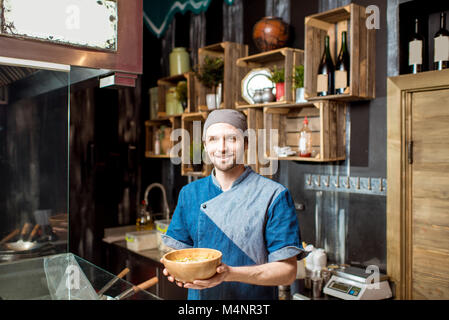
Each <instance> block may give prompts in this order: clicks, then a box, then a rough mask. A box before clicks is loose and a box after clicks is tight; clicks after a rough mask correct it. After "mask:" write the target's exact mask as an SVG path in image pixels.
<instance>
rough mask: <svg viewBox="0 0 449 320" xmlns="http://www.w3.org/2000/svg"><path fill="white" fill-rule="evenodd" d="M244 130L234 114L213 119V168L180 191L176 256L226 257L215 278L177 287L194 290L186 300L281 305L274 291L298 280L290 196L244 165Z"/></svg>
mask: <svg viewBox="0 0 449 320" xmlns="http://www.w3.org/2000/svg"><path fill="white" fill-rule="evenodd" d="M246 131H247V122H246V117H245V115H244V114H243V113H241V112H239V111H237V110H234V109H220V110H215V111H213V112H211V113H210V114H209V116H208V118H207V119H206V121H205V123H204V128H203V137H202V138H203V141H204V147H205V151H206V152H207V154H208V156H209V158H210V160H211V162H212V164H213V166H214V168H213V170H212V172H211V174H210V175H209V176H207V177H205V178H202V179H199V180H196V181H194V182H192V183H189V184H188V185H186V186H184V187H183V188H182V189H181V191H180V193H179V198H178V203H177V206H176V209H175V212H174V214H173V218H172V221H171V223H170V225H169V227H168V230H167V233H166V234H165V235H163V241H164V243H165V244H166V245H167V246H169V247H171V248H174V249H185V248H212V249H216V250H220V251H221V252H222V253H223V257H222V264H221V265H220V266H218V267H217V273H216V274H215V275H214V276H213V277H212V278H210V279H207V280H195V281H193V283H184V284H183V283H181V282H176V283H177V285H178V286H181V287H182V286H183V287H184V288H188V289H189V291H188V299H192V300H203V299H215V300H222V299H251V300H252V299H261V300H262V299H264V300H266V299H277V298H278V294H277V286H279V285H289V284H291V283H292V282H293V281H294V280H295V277H296V261H297V258H298V257H297V256H298V255H301V256H302V255H303V254H304V251H303V248H302V246H301V239H300V233H299V226H298V220H297V217H296V212H295V207H294V204H293V200H292V197H291V195H290V193H289V191H288V189H287V188H285V187H284V186H283V185H281V184H279V183H277V182H275V181H273V180H270V179H268V178H265V177H263V176H261V175H259V174H257V173H255V172H254V171H253V170H252V169H251V167H249V166H245V165H244V163H243V159H244V152H245V150H247V148H248V142H247V139H246V138H245V133H246ZM163 273H164V275H165V276H167V277H168V280H169V281H172V282H173V281H175V279H174V278H173V276H171V275H170V274H169V273H168V271H167V270H166V269H164V271H163Z"/></svg>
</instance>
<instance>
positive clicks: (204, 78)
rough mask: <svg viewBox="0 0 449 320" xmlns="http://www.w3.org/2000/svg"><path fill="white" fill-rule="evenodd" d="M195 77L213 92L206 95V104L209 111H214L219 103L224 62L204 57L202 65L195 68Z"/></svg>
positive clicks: (220, 59)
mask: <svg viewBox="0 0 449 320" xmlns="http://www.w3.org/2000/svg"><path fill="white" fill-rule="evenodd" d="M195 75H196V77H197V78H198V80H199V81H200V82H201V83H202V84H203V85H204V86H205V87H206V88H209V89H212V90H213V92H214V93H210V94H207V95H206V102H207V107H208V108H209V109H216V108H217V107H218V106H219V105H220V103H221V84H222V83H223V78H224V60H223V59H222V58H218V57H217V58H214V57H209V56H206V57H204V63H203V64H202V65H201V66H200V67H197V68H196V70H195ZM217 89H218V90H217ZM217 91H218V92H217Z"/></svg>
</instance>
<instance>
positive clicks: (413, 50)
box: [408, 19, 424, 73]
mask: <svg viewBox="0 0 449 320" xmlns="http://www.w3.org/2000/svg"><path fill="white" fill-rule="evenodd" d="M423 60H424V37H423V36H422V35H421V34H420V33H419V22H418V19H415V32H414V33H413V34H412V36H411V38H410V41H409V43H408V65H409V70H410V73H418V72H422V71H423Z"/></svg>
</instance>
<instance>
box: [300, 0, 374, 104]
mask: <svg viewBox="0 0 449 320" xmlns="http://www.w3.org/2000/svg"><path fill="white" fill-rule="evenodd" d="M366 18H367V16H366V12H365V7H362V6H360V5H357V4H354V3H351V4H349V5H347V6H344V7H341V8H337V9H333V10H329V11H326V12H323V13H318V14H314V15H311V16H308V17H306V19H305V36H306V40H305V68H304V87H305V98H306V99H307V100H308V101H311V100H324V99H326V100H343V101H354V100H365V99H373V98H375V89H376V87H375V78H376V73H375V63H376V56H375V55H376V48H375V45H376V33H375V29H368V28H367V27H366V24H365V22H366ZM343 31H347V45H348V47H349V48H348V51H349V59H350V63H349V64H350V72H349V73H350V77H349V78H350V80H349V90H348V92H347V93H345V94H338V95H337V94H336V95H330V96H325V97H322V96H317V75H318V67H319V64H320V60H321V56H322V54H323V51H324V42H325V38H326V35H329V40H330V51H331V56H332V59H333V61H334V64H335V62H336V58H337V56H338V53H339V52H340V47H341V33H342V32H343Z"/></svg>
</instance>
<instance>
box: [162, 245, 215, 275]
mask: <svg viewBox="0 0 449 320" xmlns="http://www.w3.org/2000/svg"><path fill="white" fill-rule="evenodd" d="M221 257H222V253H221V252H220V251H218V250H214V249H208V248H192V249H182V250H175V251H171V252H169V253H166V254H165V255H164V256H163V257H162V262H163V264H164V266H165V268H166V269H167V270H168V273H170V275H172V276H173V277H174V278H175V279H176V280H177V281H181V282H184V283H185V282H193V280H204V279H209V278H210V277H212V276H213V275H214V274H215V273H216V272H217V267H218V266H219V265H220V264H221ZM197 259H199V261H195V260H197ZM204 259H205V260H204ZM182 260H187V261H182ZM192 260H193V261H192Z"/></svg>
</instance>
